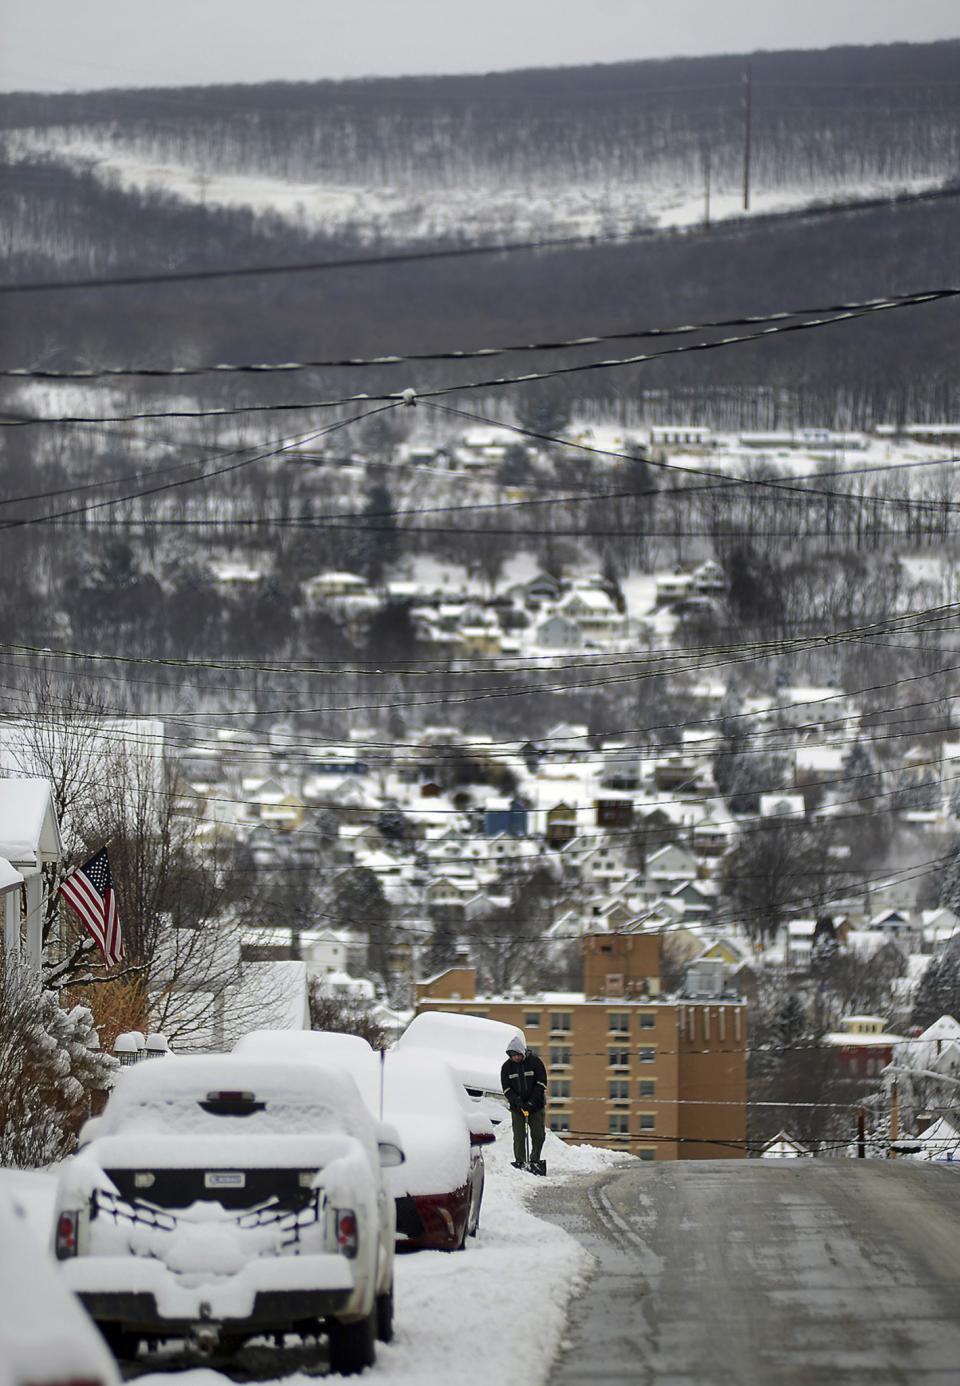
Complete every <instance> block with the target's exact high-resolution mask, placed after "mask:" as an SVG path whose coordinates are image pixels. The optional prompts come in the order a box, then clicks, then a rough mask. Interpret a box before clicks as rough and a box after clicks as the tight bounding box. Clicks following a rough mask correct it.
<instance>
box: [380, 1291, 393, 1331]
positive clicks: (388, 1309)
mask: <svg viewBox="0 0 960 1386" xmlns="http://www.w3.org/2000/svg"><path fill="white" fill-rule="evenodd" d="M377 1338H378V1339H379V1340H380V1342H381V1343H392V1342H393V1281H392V1280H391V1281H390V1288H389V1290H387V1291H386V1292H385V1293H384V1294H382V1295H377Z"/></svg>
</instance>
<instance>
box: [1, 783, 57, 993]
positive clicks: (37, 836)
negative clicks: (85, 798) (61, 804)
mask: <svg viewBox="0 0 960 1386" xmlns="http://www.w3.org/2000/svg"><path fill="white" fill-rule="evenodd" d="M62 855H63V844H62V842H61V840H60V826H59V823H58V822H57V811H56V808H55V807H54V803H53V789H52V786H51V785H50V783H49V781H48V780H41V779H13V778H11V779H5V780H0V863H2V871H0V896H2V899H3V954H4V959H5V960H6V961H7V962H8V963H9V962H11V961H16V962H18V963H19V962H20V961H21V958H22V953H21V948H22V946H23V944H22V939H23V935H24V934H25V936H26V937H25V943H26V956H25V959H24V960H25V962H26V965H27V967H28V968H29V969H30V971H31V972H33V973H34V975H35V976H39V975H40V965H41V950H42V942H43V919H44V913H45V901H46V890H45V887H44V879H43V868H44V866H47V865H50V864H52V865H56V863H58V862H59V861H60V858H61V856H62ZM21 882H22V883H23V886H24V890H23V891H22V892H21V891H20V890H19V889H18V886H19V885H20V884H21Z"/></svg>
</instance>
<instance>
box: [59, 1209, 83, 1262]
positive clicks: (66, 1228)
mask: <svg viewBox="0 0 960 1386" xmlns="http://www.w3.org/2000/svg"><path fill="white" fill-rule="evenodd" d="M79 1221H80V1214H79V1213H76V1212H73V1213H61V1214H60V1216H59V1217H58V1218H57V1242H56V1251H57V1260H58V1261H66V1260H68V1258H69V1257H71V1256H76V1254H77V1226H78V1224H79Z"/></svg>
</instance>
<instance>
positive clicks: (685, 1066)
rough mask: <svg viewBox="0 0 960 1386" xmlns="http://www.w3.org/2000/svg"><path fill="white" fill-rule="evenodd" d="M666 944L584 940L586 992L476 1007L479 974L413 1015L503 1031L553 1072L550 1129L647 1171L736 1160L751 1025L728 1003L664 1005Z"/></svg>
mask: <svg viewBox="0 0 960 1386" xmlns="http://www.w3.org/2000/svg"><path fill="white" fill-rule="evenodd" d="M660 948H661V940H660V936H659V935H658V934H588V935H586V936H585V938H584V940H583V950H584V990H583V992H582V993H580V992H545V993H543V994H540V995H523V994H514V993H511V994H510V995H509V996H489V997H488V996H478V995H477V994H476V973H475V970H474V969H473V968H472V967H452V968H449V969H448V970H447V971H446V972H442V973H441V974H440V975H439V976H437V977H433V978H431V979H430V980H429V981H426V982H421V983H418V984H417V988H416V1009H417V1011H418V1012H420V1011H426V1010H436V1011H452V1012H455V1013H457V1014H461V1015H479V1016H487V1017H489V1018H490V1019H491V1020H502V1021H506V1022H507V1024H509V1025H515V1026H516V1027H517V1028H518V1029H520V1030H522V1031H523V1033H524V1034H525V1035H526V1038H527V1043H528V1044H529V1045H530V1047H531V1048H533V1049H535V1050H536V1051H537V1052H538V1053H539V1054H540V1056H541V1058H542V1059H543V1061H544V1063H545V1064H546V1066H547V1074H548V1077H549V1101H548V1107H547V1117H548V1125H549V1127H550V1129H551V1130H552V1131H556V1132H557V1133H558V1134H559V1135H561V1136H563V1137H564V1138H565V1139H568V1140H570V1141H571V1142H573V1143H577V1142H588V1143H590V1144H592V1145H602V1146H607V1147H610V1148H613V1149H618V1150H629V1151H631V1152H632V1153H633V1154H636V1155H639V1157H640V1158H641V1159H642V1160H690V1159H700V1160H713V1159H740V1158H742V1157H743V1156H744V1155H745V1154H746V1150H745V1142H746V1138H747V1107H746V1099H747V1063H746V1061H747V1014H746V1009H747V1008H746V1004H745V1002H744V1001H742V1000H741V999H739V998H737V999H731V998H730V997H728V996H718V997H716V998H711V997H706V998H702V997H697V999H694V1000H691V999H689V998H687V997H676V996H670V997H665V996H662V995H661V990H660Z"/></svg>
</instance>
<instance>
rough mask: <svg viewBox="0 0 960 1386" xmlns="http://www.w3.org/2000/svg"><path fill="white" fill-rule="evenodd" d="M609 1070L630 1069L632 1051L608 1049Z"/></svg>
mask: <svg viewBox="0 0 960 1386" xmlns="http://www.w3.org/2000/svg"><path fill="white" fill-rule="evenodd" d="M607 1067H608V1068H629V1067H630V1050H629V1049H608V1050H607Z"/></svg>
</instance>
